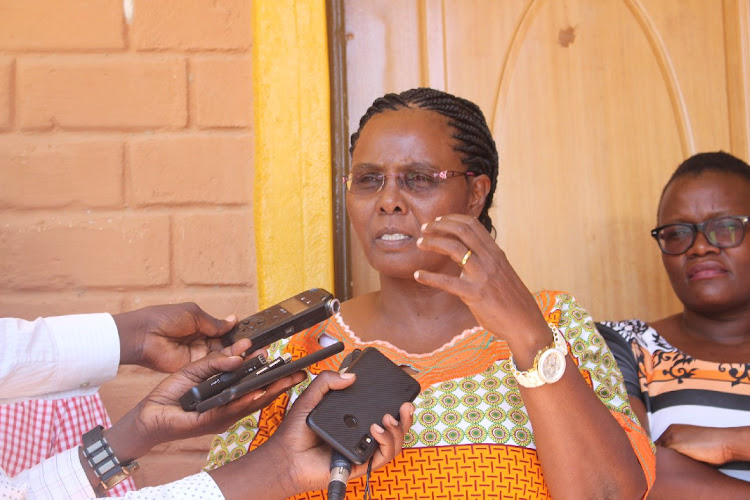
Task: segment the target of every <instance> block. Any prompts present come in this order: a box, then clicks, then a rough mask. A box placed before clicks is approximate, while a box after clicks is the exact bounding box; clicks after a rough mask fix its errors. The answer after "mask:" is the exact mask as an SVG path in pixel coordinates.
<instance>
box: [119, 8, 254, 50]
mask: <svg viewBox="0 0 750 500" xmlns="http://www.w3.org/2000/svg"><path fill="white" fill-rule="evenodd" d="M250 10H251V4H250V2H249V1H247V0H213V1H211V2H207V1H206V0H159V1H158V2H154V1H152V0H143V1H136V2H135V12H134V16H133V24H132V26H131V30H130V33H131V35H132V39H133V44H134V45H135V47H136V48H137V49H141V50H142V49H146V50H148V49H209V50H210V49H247V48H249V47H250V43H251V35H250V25H251V24H252V22H251V19H250Z"/></svg>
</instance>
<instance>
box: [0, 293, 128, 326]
mask: <svg viewBox="0 0 750 500" xmlns="http://www.w3.org/2000/svg"><path fill="white" fill-rule="evenodd" d="M122 303H123V301H122V298H121V297H119V296H118V295H113V294H111V293H109V294H103V295H102V294H100V293H97V292H90V293H84V294H81V293H79V292H78V291H73V290H64V291H61V292H51V293H39V292H32V293H23V292H15V293H4V294H2V295H0V317H13V318H23V319H28V320H33V319H36V318H38V317H40V316H44V317H46V316H62V315H65V314H87V313H97V312H108V313H112V314H116V313H118V312H120V311H122Z"/></svg>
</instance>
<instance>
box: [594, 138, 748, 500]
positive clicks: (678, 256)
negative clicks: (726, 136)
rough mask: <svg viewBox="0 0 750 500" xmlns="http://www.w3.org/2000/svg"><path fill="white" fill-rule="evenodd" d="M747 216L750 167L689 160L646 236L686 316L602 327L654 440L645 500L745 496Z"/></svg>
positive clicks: (719, 156) (729, 159) (707, 156)
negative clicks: (653, 464)
mask: <svg viewBox="0 0 750 500" xmlns="http://www.w3.org/2000/svg"><path fill="white" fill-rule="evenodd" d="M749 215H750V166H748V165H747V164H746V163H745V162H743V161H741V160H739V159H738V158H735V157H734V156H732V155H730V154H727V153H724V152H716V153H700V154H696V155H694V156H692V157H690V158H688V159H687V160H685V161H684V162H683V163H682V164H681V165H680V166H679V167H678V168H677V170H676V171H675V172H674V174H672V177H671V178H670V179H669V181H668V182H667V185H666V187H665V188H664V191H663V192H662V197H661V201H660V203H659V209H658V225H659V226H658V227H657V228H656V229H654V230H653V231H652V232H651V234H652V236H653V237H654V238H655V239H656V241H657V243H658V245H659V248H660V249H661V252H662V262H663V263H664V268H665V269H666V271H667V274H668V275H669V279H670V281H671V283H672V288H673V289H674V291H675V294H676V295H677V297H678V298H679V299H680V302H682V304H683V311H682V312H680V313H678V314H675V315H673V316H669V317H666V318H663V319H660V320H658V321H654V322H651V323H649V324H647V323H645V322H643V321H639V320H629V321H622V322H616V323H615V322H605V323H603V325H604V326H603V327H602V326H601V325H600V330H601V331H602V334H603V335H604V337H605V339H607V342H608V343H609V345H610V348H611V349H612V351H613V352H614V354H615V357H616V359H617V362H618V364H619V366H620V369H621V370H622V372H623V375H624V376H625V384H626V387H627V389H628V393H629V396H630V400H631V405H632V407H633V410H635V412H636V414H637V415H638V417H639V419H640V421H641V422H642V423H643V424H644V426H646V428H647V429H649V430H650V433H651V437H652V438H653V439H654V440H655V441H656V444H657V474H656V483H655V485H654V490H653V491H652V494H651V496H650V497H649V498H711V499H715V498H721V499H729V498H750V238H745V233H746V232H747V224H748V216H749Z"/></svg>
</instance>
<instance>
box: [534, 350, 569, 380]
mask: <svg viewBox="0 0 750 500" xmlns="http://www.w3.org/2000/svg"><path fill="white" fill-rule="evenodd" d="M538 370H539V378H541V379H542V380H543V381H544V382H545V383H546V384H551V383H553V382H557V381H558V380H560V379H561V378H562V376H563V373H565V354H563V353H562V352H560V351H558V350H557V349H548V350H546V351H545V352H544V353H543V354H542V356H541V358H540V359H539V368H538Z"/></svg>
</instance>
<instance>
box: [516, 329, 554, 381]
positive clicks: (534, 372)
mask: <svg viewBox="0 0 750 500" xmlns="http://www.w3.org/2000/svg"><path fill="white" fill-rule="evenodd" d="M547 326H548V327H549V329H550V330H552V344H550V345H549V346H547V347H545V348H544V349H540V350H539V352H537V353H536V356H535V357H534V364H533V365H532V366H531V368H529V369H528V370H526V371H520V370H519V369H518V367H516V362H515V360H514V359H513V355H512V354H511V356H510V358H509V359H508V363H509V364H510V369H511V372H512V373H513V376H514V377H515V378H516V381H517V382H518V383H519V384H521V385H522V386H524V387H529V388H533V387H539V386H542V385H545V384H546V383H547V382H545V381H544V380H542V378H541V377H540V376H539V361H540V359H541V357H542V354H544V353H545V352H547V351H549V350H550V349H557V350H558V351H560V353H562V354H563V355H567V354H568V343H567V342H565V337H563V334H562V333H560V329H559V328H557V326H556V325H554V324H552V323H547Z"/></svg>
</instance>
